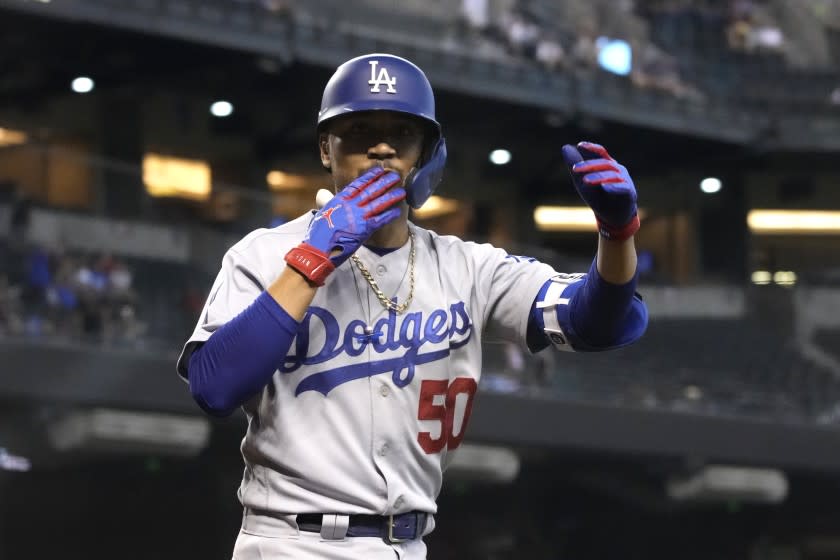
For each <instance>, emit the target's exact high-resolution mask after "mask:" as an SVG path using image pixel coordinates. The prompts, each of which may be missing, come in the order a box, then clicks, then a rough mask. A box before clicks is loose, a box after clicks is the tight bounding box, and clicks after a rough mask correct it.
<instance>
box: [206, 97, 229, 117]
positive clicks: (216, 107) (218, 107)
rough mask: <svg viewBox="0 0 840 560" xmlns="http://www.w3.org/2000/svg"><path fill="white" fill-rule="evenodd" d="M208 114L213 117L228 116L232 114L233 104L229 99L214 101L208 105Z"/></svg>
mask: <svg viewBox="0 0 840 560" xmlns="http://www.w3.org/2000/svg"><path fill="white" fill-rule="evenodd" d="M210 114H211V115H213V116H214V117H229V116H230V115H232V114H233V104H231V103H230V102H229V101H216V102H214V103H213V104H212V105H210Z"/></svg>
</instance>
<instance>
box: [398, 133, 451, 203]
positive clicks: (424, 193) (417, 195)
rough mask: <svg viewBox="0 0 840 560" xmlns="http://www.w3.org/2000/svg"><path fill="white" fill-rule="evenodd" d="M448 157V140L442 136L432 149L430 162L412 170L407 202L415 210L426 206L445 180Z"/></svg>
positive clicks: (407, 184)
mask: <svg viewBox="0 0 840 560" xmlns="http://www.w3.org/2000/svg"><path fill="white" fill-rule="evenodd" d="M446 156H447V152H446V140H444V138H443V137H442V136H441V137H440V138H439V139H438V141H437V142H436V143H435V145H434V146H433V147H432V149H431V154H430V155H429V158H428V160H426V162H425V163H424V164H423V165H422V166H420V167H415V168H414V169H412V170H411V173H409V175H408V177H406V180H405V190H406V192H407V193H408V195H407V196H406V200H407V201H408V205H409V206H411V207H412V208H414V209H415V210H416V209H418V208H420V207H421V206H423V204H425V202H426V201H427V200H428V199H429V197H430V196H432V193H434V192H435V189H437V186H438V185H439V184H440V182H441V180H442V179H443V168H444V167H445V166H446Z"/></svg>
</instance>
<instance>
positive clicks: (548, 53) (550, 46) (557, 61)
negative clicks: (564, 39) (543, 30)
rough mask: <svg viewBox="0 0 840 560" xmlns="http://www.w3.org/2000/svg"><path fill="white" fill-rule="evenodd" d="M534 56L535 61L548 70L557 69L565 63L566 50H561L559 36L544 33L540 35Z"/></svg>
mask: <svg viewBox="0 0 840 560" xmlns="http://www.w3.org/2000/svg"><path fill="white" fill-rule="evenodd" d="M535 56H536V59H537V62H539V63H540V64H541V65H543V66H544V67H545V68H546V69H548V70H559V69H561V68H563V67H564V66H565V63H566V51H565V50H563V45H562V44H560V39H559V37H557V36H555V35H553V34H544V35H543V36H542V37H540V39H539V41H538V42H537V49H536V53H535Z"/></svg>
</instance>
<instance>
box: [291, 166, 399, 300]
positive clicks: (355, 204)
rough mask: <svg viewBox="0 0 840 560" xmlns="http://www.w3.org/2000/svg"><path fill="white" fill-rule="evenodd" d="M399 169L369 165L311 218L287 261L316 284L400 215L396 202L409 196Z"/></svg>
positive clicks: (320, 283) (321, 283)
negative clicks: (401, 184) (366, 169)
mask: <svg viewBox="0 0 840 560" xmlns="http://www.w3.org/2000/svg"><path fill="white" fill-rule="evenodd" d="M401 180H402V179H401V178H400V176H399V174H398V173H395V172H393V171H386V170H384V169H382V168H381V167H374V168H373V169H370V170H369V171H367V172H366V173H364V174H363V175H362V176H360V177H359V178H358V179H356V180H355V181H353V182H352V183H350V184H349V185H347V186H346V187H344V188H343V189H342V190H341V191H340V192H339V193H338V194H337V195H335V196H334V197H333V198H332V199H331V200H330V201H329V202H327V203H326V204H325V205H324V207H323V208H321V209H320V210H319V211H318V212H317V213H316V214H315V217H314V218H313V219H312V223H311V224H310V225H309V231H307V233H306V237H305V238H304V240H303V243H301V244H300V245H298V246H297V247H295V248H294V249H292V250H291V251H289V253H288V254H287V255H286V262H287V263H289V265H290V266H292V267H293V268H295V269H296V270H298V271H299V272H301V273H302V274H303V275H304V276H306V277H307V278H309V280H311V281H312V282H313V283H315V284H316V285H319V286H321V285H323V283H324V280H325V279H326V277H327V276H328V275H329V273H330V272H332V271H333V270H335V267H337V266H339V265H340V264H341V263H343V262H344V261H346V260H347V259H348V258H349V257H350V255H352V254H353V253H355V252H356V250H357V249H358V248H359V247H360V246H361V245H362V243H364V242H365V241H366V240H367V239H368V238H369V237H370V236H371V234H373V232H374V231H376V230H377V229H379V228H381V227H382V226H384V225H385V224H388V223H390V222H392V221H394V220H395V219H397V218H398V217H399V215H400V209H399V208H395V207H394V206H395V205H396V204H397V203H398V202H399V201H401V200H403V199H404V198H405V196H406V192H405V189H403V188H402V187H396V186H395V185H397V184H398V183H400V182H401Z"/></svg>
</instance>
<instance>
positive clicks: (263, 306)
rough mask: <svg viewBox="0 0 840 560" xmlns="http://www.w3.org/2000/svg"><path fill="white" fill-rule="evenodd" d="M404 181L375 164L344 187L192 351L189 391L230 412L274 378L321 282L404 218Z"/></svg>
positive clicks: (209, 406) (214, 409) (211, 407)
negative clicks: (257, 289)
mask: <svg viewBox="0 0 840 560" xmlns="http://www.w3.org/2000/svg"><path fill="white" fill-rule="evenodd" d="M400 181H401V178H400V176H399V174H397V173H394V172H388V171H385V170H384V169H382V168H381V167H376V168H373V169H371V170H369V171H367V172H366V173H364V174H363V175H361V176H360V177H359V178H357V179H356V180H354V181H353V182H351V183H350V184H349V185H347V186H346V187H344V189H342V190H341V191H340V192H339V193H338V195H336V196H335V198H333V199H332V200H330V201H329V202H328V203H327V204H326V205H325V206H324V207H323V208H321V209H320V210H319V211H318V212H317V213H316V214H315V216H314V217H313V219H312V222H311V223H310V225H309V229H308V231H307V233H306V236H305V237H304V240H303V242H302V243H300V244H299V245H298V246H296V247H295V248H293V249H292V250H290V251H289V252H288V253H287V254H286V256H285V260H286V263H287V264H288V267H286V268H285V269H284V270H283V272H281V273H280V275H279V276H278V277H277V279H276V280H275V281H274V282H273V283H272V284H271V285H270V286H268V288H267V289H266V290H265V292H263V293H262V294H260V295H259V297H257V299H256V301H254V303H253V304H251V305H250V306H249V307H248V308H246V309H245V310H244V311H242V313H240V314H239V315H237V316H236V317H234V318H233V319H231V320H230V321H229V322H228V323H226V324H225V325H224V326H222V327H221V328H220V329H219V330H217V331H216V332H214V333H213V335H212V336H211V337H210V338H209V339H208V340H207V342H206V343H204V345H203V346H201V348H199V349H198V350H196V351H195V352H194V353H193V354H192V356H191V357H190V359H189V367H188V372H189V381H190V391H191V393H192V395H193V398H194V399H195V400H196V402H197V403H198V404H199V405H200V406H201V407H202V408H203V409H204V410H205V411H207V412H208V413H210V414H213V415H215V416H226V415H228V414H230V413H231V412H232V411H233V410H235V409H236V408H237V407H239V406H241V405H242V404H243V403H244V402H245V401H246V400H248V399H249V398H250V397H252V396H253V395H254V394H256V393H257V392H259V391H260V390H261V389H262V388H263V387H264V386H265V385H266V384H267V383H268V381H269V380H270V379H271V376H272V375H273V374H274V372H275V370H276V369H277V365H278V364H279V363H281V362H282V361H283V359H284V358H285V357H286V354H287V353H288V351H289V348H290V347H291V344H292V341H293V340H294V338H295V336H296V334H297V328H298V324H299V323H300V321H302V320H303V317H304V315H305V314H306V310H307V308H308V307H309V305H310V304H311V303H312V299H313V298H314V297H315V292H316V290H317V289H318V287H320V286H323V285H324V282H325V281H326V278H327V276H328V275H329V274H330V273H331V272H332V271H333V270H335V268H336V267H337V266H339V265H341V263H343V262H344V261H345V260H347V259H348V258H349V257H350V255H352V254H353V253H355V252H356V250H357V249H358V248H359V246H361V244H362V243H364V241H365V240H366V239H368V237H370V235H371V234H372V233H373V232H374V231H376V230H377V229H379V228H380V227H382V226H383V225H385V224H387V223H389V222H391V221H393V220H394V219H396V218H397V217H399V215H400V210H399V209H398V208H394V205H396V204H397V203H398V202H399V201H401V200H403V199H404V198H405V190H403V189H402V188H401V187H396V186H395V185H396V184H397V183H399V182H400ZM392 187H393V188H392Z"/></svg>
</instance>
